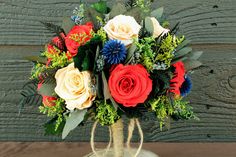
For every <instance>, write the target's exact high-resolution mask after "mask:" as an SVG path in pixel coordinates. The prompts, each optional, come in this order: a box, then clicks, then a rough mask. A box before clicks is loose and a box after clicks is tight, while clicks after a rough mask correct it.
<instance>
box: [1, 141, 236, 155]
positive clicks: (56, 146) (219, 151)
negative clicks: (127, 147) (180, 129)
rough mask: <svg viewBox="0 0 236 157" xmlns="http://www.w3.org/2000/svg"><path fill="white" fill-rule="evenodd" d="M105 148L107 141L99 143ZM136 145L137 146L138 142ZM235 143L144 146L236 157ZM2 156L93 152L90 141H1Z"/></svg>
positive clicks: (167, 152) (173, 152) (160, 150)
mask: <svg viewBox="0 0 236 157" xmlns="http://www.w3.org/2000/svg"><path fill="white" fill-rule="evenodd" d="M96 146H98V148H105V147H106V144H105V143H97V144H96ZM134 146H136V147H137V144H135V145H134ZM235 147H236V144H235V143H218V144H216V143H215V144H213V143H204V144H203V143H145V144H144V146H143V148H144V149H146V150H150V151H152V152H154V153H156V154H158V155H159V156H160V157H173V156H174V157H235V156H236V151H235ZM0 150H1V151H0V156H1V157H32V156H33V157H42V156H50V157H65V156H70V157H82V156H84V155H86V154H88V153H90V152H91V148H90V145H89V143H81V142H80V143H42V142H34V143H20V142H18V143H16V142H4V143H0Z"/></svg>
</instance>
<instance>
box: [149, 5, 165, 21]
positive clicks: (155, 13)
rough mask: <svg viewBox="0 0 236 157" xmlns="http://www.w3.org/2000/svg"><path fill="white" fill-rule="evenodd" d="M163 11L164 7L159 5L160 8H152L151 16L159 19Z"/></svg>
mask: <svg viewBox="0 0 236 157" xmlns="http://www.w3.org/2000/svg"><path fill="white" fill-rule="evenodd" d="M163 12H164V8H163V7H161V8H158V9H156V10H153V11H152V12H151V17H155V18H156V19H160V18H161V17H162V15H163Z"/></svg>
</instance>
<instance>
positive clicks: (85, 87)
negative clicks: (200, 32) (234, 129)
mask: <svg viewBox="0 0 236 157" xmlns="http://www.w3.org/2000/svg"><path fill="white" fill-rule="evenodd" d="M151 3H152V2H151V1H144V0H136V1H134V0H130V1H128V2H127V3H125V4H124V3H116V4H115V5H114V6H113V7H111V8H109V7H108V5H107V3H106V1H99V2H97V3H94V4H92V5H90V4H86V3H80V5H79V6H78V7H77V8H76V9H75V10H74V11H73V16H71V18H70V19H69V20H68V19H65V20H64V22H63V24H62V26H58V25H54V24H52V23H46V22H43V24H44V25H45V26H46V27H47V28H48V29H49V30H50V31H52V32H53V33H55V37H54V38H52V40H51V41H50V42H49V43H48V44H47V45H46V46H45V50H44V51H43V52H42V53H41V54H40V56H29V57H27V59H29V60H31V61H33V62H34V67H33V69H32V73H31V78H30V79H31V81H30V82H29V83H27V84H26V85H25V86H24V88H23V90H22V95H23V96H24V99H22V101H21V106H23V105H24V104H29V105H31V104H35V105H39V110H40V112H41V113H43V114H46V115H47V116H48V117H51V118H52V120H50V121H49V122H47V123H46V124H45V130H46V133H47V134H57V135H58V134H59V135H60V134H62V138H65V137H66V136H67V135H68V134H69V132H70V131H71V130H73V129H75V128H76V127H77V126H78V125H81V124H83V123H84V122H85V121H87V120H95V121H97V122H99V123H100V124H101V125H102V126H104V125H108V126H111V125H113V124H114V123H116V122H117V121H118V120H119V119H121V118H122V116H124V115H126V116H127V117H129V118H140V117H142V116H143V115H144V114H145V113H146V112H152V113H153V114H155V116H156V118H157V120H158V121H159V123H160V127H161V128H162V126H163V125H165V122H166V120H168V119H170V118H172V119H174V120H178V119H192V118H196V117H195V116H194V114H193V111H192V107H191V106H190V105H189V104H188V102H186V101H185V100H183V97H185V96H186V95H187V94H189V92H190V90H191V88H192V83H191V79H190V76H189V72H190V71H192V70H193V69H194V68H197V67H199V66H200V65H201V63H200V62H199V61H197V59H198V58H199V57H200V56H201V54H202V52H196V53H193V52H192V48H191V47H189V43H190V41H189V40H187V39H186V38H185V37H184V36H179V35H177V31H178V28H179V27H178V24H176V25H175V26H174V27H172V28H171V27H170V24H169V23H168V21H166V20H165V18H164V16H163V8H158V9H156V10H154V11H151V10H150V5H151Z"/></svg>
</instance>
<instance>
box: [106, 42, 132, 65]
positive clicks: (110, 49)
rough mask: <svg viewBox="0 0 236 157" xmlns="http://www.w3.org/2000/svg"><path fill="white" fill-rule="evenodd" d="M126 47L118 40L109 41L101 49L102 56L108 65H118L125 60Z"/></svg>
mask: <svg viewBox="0 0 236 157" xmlns="http://www.w3.org/2000/svg"><path fill="white" fill-rule="evenodd" d="M126 53H127V52H126V47H125V45H124V44H123V43H122V42H121V41H118V40H109V41H108V42H106V43H105V45H104V47H103V49H102V55H103V56H104V57H105V60H106V62H107V63H109V64H118V63H120V62H122V61H124V60H125V59H126Z"/></svg>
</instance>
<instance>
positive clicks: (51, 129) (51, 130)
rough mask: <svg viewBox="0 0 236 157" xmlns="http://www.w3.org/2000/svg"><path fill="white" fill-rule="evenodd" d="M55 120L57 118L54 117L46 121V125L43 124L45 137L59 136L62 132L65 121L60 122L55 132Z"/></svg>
mask: <svg viewBox="0 0 236 157" xmlns="http://www.w3.org/2000/svg"><path fill="white" fill-rule="evenodd" d="M57 118H58V117H54V118H53V119H51V120H50V121H48V122H47V123H46V124H44V128H45V135H61V133H62V130H63V128H64V126H65V121H62V122H61V123H60V125H59V127H58V129H57V130H55V127H56V121H57Z"/></svg>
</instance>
